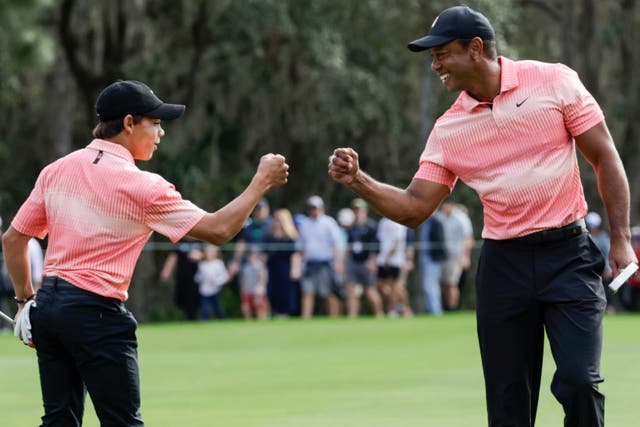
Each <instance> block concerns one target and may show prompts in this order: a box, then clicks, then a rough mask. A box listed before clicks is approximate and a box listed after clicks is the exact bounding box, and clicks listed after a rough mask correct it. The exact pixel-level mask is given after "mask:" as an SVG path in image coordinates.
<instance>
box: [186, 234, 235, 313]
mask: <svg viewBox="0 0 640 427" xmlns="http://www.w3.org/2000/svg"><path fill="white" fill-rule="evenodd" d="M194 280H195V281H196V283H198V292H199V293H200V318H201V319H205V320H208V319H210V318H211V311H210V310H211V309H213V313H214V315H215V316H216V318H217V319H224V318H225V314H224V311H223V310H222V306H221V305H220V290H221V289H222V286H224V285H225V284H226V283H227V282H228V281H229V272H228V271H227V268H226V267H225V265H224V262H223V261H222V260H221V259H220V250H219V249H218V247H217V246H215V245H212V244H207V245H205V247H204V259H203V260H202V261H200V262H199V263H198V271H197V272H196V274H195V277H194Z"/></svg>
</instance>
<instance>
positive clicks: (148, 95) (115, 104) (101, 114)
mask: <svg viewBox="0 0 640 427" xmlns="http://www.w3.org/2000/svg"><path fill="white" fill-rule="evenodd" d="M184 110H185V106H184V105H180V104H165V103H164V102H162V101H161V100H160V98H158V97H157V96H156V95H155V93H153V91H152V90H151V89H150V88H149V86H147V85H146V84H144V83H142V82H139V81H136V80H120V81H117V82H115V83H112V84H110V85H109V86H107V87H106V88H104V90H103V91H102V92H101V93H100V95H98V99H97V100H96V113H98V118H99V119H100V121H101V122H106V121H109V120H117V119H121V118H123V117H124V116H126V115H127V114H131V115H132V116H135V115H140V116H146V117H151V118H153V119H160V120H173V119H177V118H178V117H180V116H181V115H182V113H184Z"/></svg>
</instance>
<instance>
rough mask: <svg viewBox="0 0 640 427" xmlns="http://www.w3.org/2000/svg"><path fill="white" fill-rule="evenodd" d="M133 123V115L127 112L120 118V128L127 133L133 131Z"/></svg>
mask: <svg viewBox="0 0 640 427" xmlns="http://www.w3.org/2000/svg"><path fill="white" fill-rule="evenodd" d="M134 124H135V123H134V122H133V116H132V115H131V114H127V115H126V116H124V118H123V119H122V128H123V130H124V131H125V132H127V133H131V132H133V125H134Z"/></svg>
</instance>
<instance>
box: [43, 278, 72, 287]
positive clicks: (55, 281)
mask: <svg viewBox="0 0 640 427" xmlns="http://www.w3.org/2000/svg"><path fill="white" fill-rule="evenodd" d="M42 286H51V287H54V288H56V289H58V288H74V289H80V288H78V287H77V286H76V285H74V284H73V283H69V282H67V281H66V280H64V279H61V278H60V277H57V276H45V278H44V279H43V280H42Z"/></svg>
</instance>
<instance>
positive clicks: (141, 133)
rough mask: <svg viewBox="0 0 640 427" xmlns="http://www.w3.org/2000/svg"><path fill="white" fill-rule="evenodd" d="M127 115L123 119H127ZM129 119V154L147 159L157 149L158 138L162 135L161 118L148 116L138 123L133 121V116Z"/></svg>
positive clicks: (137, 158)
mask: <svg viewBox="0 0 640 427" xmlns="http://www.w3.org/2000/svg"><path fill="white" fill-rule="evenodd" d="M127 117H128V116H127ZM127 117H125V119H124V120H127ZM131 120H132V124H131V128H130V129H131V139H132V144H131V147H130V151H131V154H132V155H133V158H134V159H136V160H149V159H151V157H153V153H154V151H156V150H157V149H158V144H159V143H160V138H162V137H163V136H164V130H163V129H162V126H161V125H160V122H161V120H160V119H152V118H150V117H144V118H143V119H142V120H141V121H140V122H139V123H133V118H131ZM126 125H127V124H125V126H126Z"/></svg>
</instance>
